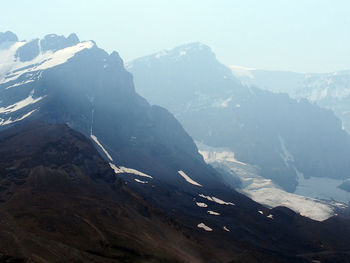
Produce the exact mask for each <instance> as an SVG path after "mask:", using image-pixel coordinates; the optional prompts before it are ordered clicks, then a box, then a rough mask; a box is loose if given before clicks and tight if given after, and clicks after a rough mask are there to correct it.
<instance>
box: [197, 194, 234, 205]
mask: <svg viewBox="0 0 350 263" xmlns="http://www.w3.org/2000/svg"><path fill="white" fill-rule="evenodd" d="M199 196H200V197H202V198H205V199H207V200H209V201H211V202H215V203H217V204H220V205H235V204H234V203H231V202H225V201H223V200H221V199H219V198H217V197H215V196H212V197H210V196H206V195H203V194H199Z"/></svg>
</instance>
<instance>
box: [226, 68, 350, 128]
mask: <svg viewBox="0 0 350 263" xmlns="http://www.w3.org/2000/svg"><path fill="white" fill-rule="evenodd" d="M230 68H231V70H232V72H233V74H234V75H235V76H236V77H237V78H238V79H239V80H241V81H242V83H243V84H245V85H247V86H255V87H259V88H262V89H265V90H269V91H272V92H276V93H278V92H284V93H287V94H289V95H290V96H291V97H293V98H295V99H303V98H305V99H308V100H309V101H310V102H312V103H317V104H318V105H320V106H322V107H325V108H328V109H331V110H333V111H334V113H335V114H336V115H337V116H338V117H339V118H340V119H341V120H342V123H343V128H344V129H345V130H346V131H347V132H348V133H349V131H350V107H349V105H350V104H349V101H350V71H349V70H344V71H336V72H331V73H322V74H321V73H319V74H316V73H314V74H303V73H294V72H288V71H268V70H258V69H249V68H241V67H237V66H230Z"/></svg>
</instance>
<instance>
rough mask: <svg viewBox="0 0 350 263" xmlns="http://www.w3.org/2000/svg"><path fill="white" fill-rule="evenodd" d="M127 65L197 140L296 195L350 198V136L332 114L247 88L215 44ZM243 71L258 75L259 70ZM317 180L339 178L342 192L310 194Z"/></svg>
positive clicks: (188, 47)
mask: <svg viewBox="0 0 350 263" xmlns="http://www.w3.org/2000/svg"><path fill="white" fill-rule="evenodd" d="M185 51H186V52H185ZM159 54H162V55H161V56H160V55H159ZM184 54H185V55H184ZM128 70H129V71H130V72H132V74H133V75H134V81H135V84H136V87H137V91H138V92H140V94H142V95H143V96H145V97H146V98H147V99H148V101H150V102H151V103H156V104H159V105H161V106H164V107H167V108H168V109H169V110H170V111H171V112H172V113H174V115H175V116H176V117H177V118H178V119H179V120H180V122H181V123H182V125H183V126H184V128H185V129H186V131H188V132H189V134H190V135H191V136H193V137H194V139H195V140H196V141H198V142H200V143H203V144H205V145H208V146H211V147H215V148H222V147H223V148H226V149H229V151H230V152H234V153H235V156H236V157H235V158H236V159H237V160H239V161H241V162H243V163H247V164H250V165H254V166H257V167H258V175H259V176H260V177H262V178H267V179H271V180H272V182H273V183H274V184H276V185H277V186H278V187H279V188H282V189H283V190H285V191H288V192H290V193H295V192H296V193H302V194H305V195H306V196H308V197H310V198H317V197H318V198H320V199H327V200H336V201H339V202H345V203H347V202H348V201H349V199H348V193H346V191H344V190H341V189H339V188H338V186H340V185H341V184H342V183H343V182H345V181H346V180H347V179H348V178H349V177H350V174H349V170H350V166H349V164H350V137H349V136H348V135H347V134H346V133H345V132H344V131H343V130H342V125H341V121H340V120H338V119H337V118H336V117H335V116H334V114H333V113H332V112H331V111H329V110H325V109H322V108H320V107H318V106H316V105H313V104H310V103H308V102H307V101H306V100H300V101H297V100H294V99H291V98H290V97H288V96H287V95H285V94H275V93H272V92H269V91H264V90H261V89H258V88H255V87H247V86H244V85H242V84H241V82H240V81H239V80H238V79H237V78H236V77H235V76H234V75H233V74H232V73H231V69H229V68H228V67H226V66H224V65H222V64H221V63H220V62H218V61H217V60H216V58H215V54H214V53H213V52H212V51H211V50H210V48H209V47H206V46H203V45H202V44H198V43H196V44H190V45H185V46H181V47H178V48H175V49H173V50H171V51H167V52H161V53H157V54H153V55H150V56H147V57H143V58H139V59H136V60H135V61H132V62H131V63H129V64H128ZM239 70H240V71H239V74H241V75H244V76H245V77H246V78H251V77H252V76H250V75H249V73H250V72H251V71H252V69H242V68H241V69H239ZM329 138H332V140H329ZM325 149H327V150H325ZM310 178H311V180H309V179H310ZM314 178H316V179H320V180H321V181H322V180H323V179H324V182H326V180H327V178H330V179H333V181H332V182H333V183H332V185H333V188H332V191H333V190H335V189H336V190H337V191H340V192H341V194H340V195H339V194H334V195H332V194H330V192H331V191H330V190H329V189H325V188H322V189H323V190H324V191H325V192H324V193H321V192H317V191H314V190H313V191H311V189H315V188H317V187H318V186H317V185H316V184H313V183H312V182H315V181H317V180H316V179H314ZM236 179H237V178H236ZM240 179H241V180H245V179H244V178H240ZM304 179H305V180H304ZM313 180H315V181H313ZM301 183H302V185H303V189H304V190H301V188H302V187H301ZM305 188H308V189H309V191H306V190H305ZM326 192H327V193H326ZM334 193H336V191H334ZM290 207H292V206H290Z"/></svg>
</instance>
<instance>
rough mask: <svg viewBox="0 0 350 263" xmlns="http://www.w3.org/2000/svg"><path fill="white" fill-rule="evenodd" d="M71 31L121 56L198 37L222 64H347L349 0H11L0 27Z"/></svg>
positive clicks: (26, 33)
mask: <svg viewBox="0 0 350 263" xmlns="http://www.w3.org/2000/svg"><path fill="white" fill-rule="evenodd" d="M7 30H11V31H13V32H15V33H16V34H17V35H18V36H19V38H20V39H32V38H36V37H42V36H44V35H45V34H48V33H56V34H63V35H68V34H69V33H71V32H75V33H77V34H78V36H79V37H80V39H82V40H87V39H93V40H95V41H96V42H97V44H98V45H99V46H100V47H102V48H104V49H106V50H107V51H112V50H117V51H118V52H119V53H120V55H121V56H122V58H123V59H124V60H125V61H128V60H131V59H134V58H137V57H139V56H143V55H147V54H151V53H154V52H156V51H158V50H161V49H171V48H173V47H175V46H177V45H181V44H184V43H189V42H197V41H199V42H202V43H205V44H207V45H209V46H211V48H212V49H213V51H214V52H215V53H216V54H217V57H218V58H219V59H220V61H221V62H223V63H225V64H232V65H240V66H246V67H254V68H261V69H277V70H293V71H299V72H327V71H334V70H341V69H350V1H349V0H288V1H285V0H123V1H122V0H69V1H68V0H57V1H55V0H11V1H1V9H0V31H7Z"/></svg>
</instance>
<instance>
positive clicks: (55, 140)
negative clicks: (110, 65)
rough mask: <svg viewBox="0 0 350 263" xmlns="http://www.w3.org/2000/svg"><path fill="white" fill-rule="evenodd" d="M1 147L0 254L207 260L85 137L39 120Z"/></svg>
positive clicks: (1, 138)
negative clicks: (119, 174)
mask: <svg viewBox="0 0 350 263" xmlns="http://www.w3.org/2000/svg"><path fill="white" fill-rule="evenodd" d="M0 142H1V143H0V153H1V156H2V158H1V160H0V171H1V172H0V173H1V178H0V180H1V181H0V185H1V191H0V196H1V203H0V215H1V226H0V232H1V239H0V253H3V254H7V255H12V256H15V257H18V258H23V259H30V260H33V261H34V262H73V261H74V262H202V260H201V259H200V257H196V254H198V251H199V249H198V245H196V244H195V243H194V242H193V241H190V240H189V239H187V238H186V237H185V236H184V235H183V234H182V233H181V231H179V228H178V226H176V225H175V224H173V223H172V222H171V221H170V220H168V219H166V218H165V217H162V216H161V214H160V213H159V212H157V211H156V210H154V209H153V208H152V207H151V206H149V205H147V204H146V203H145V202H144V201H143V200H142V199H141V198H140V197H138V196H137V195H136V194H135V193H133V192H132V191H130V190H129V189H128V188H126V187H125V184H124V183H122V181H121V180H120V179H118V178H117V177H116V176H115V175H114V173H113V171H112V169H110V167H109V165H108V163H106V162H105V161H104V160H103V159H102V158H101V157H100V156H99V154H98V153H97V151H96V150H95V149H94V147H93V145H92V143H91V142H90V141H88V140H87V139H86V138H85V137H84V136H83V135H81V134H79V133H77V132H75V131H73V130H71V129H70V128H68V127H67V126H65V125H47V124H44V123H38V122H34V123H30V124H25V125H23V126H19V127H14V128H12V129H9V130H6V131H4V132H2V133H1V134H0ZM196 250H197V252H196Z"/></svg>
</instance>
